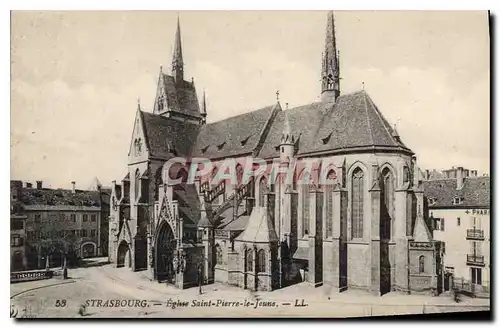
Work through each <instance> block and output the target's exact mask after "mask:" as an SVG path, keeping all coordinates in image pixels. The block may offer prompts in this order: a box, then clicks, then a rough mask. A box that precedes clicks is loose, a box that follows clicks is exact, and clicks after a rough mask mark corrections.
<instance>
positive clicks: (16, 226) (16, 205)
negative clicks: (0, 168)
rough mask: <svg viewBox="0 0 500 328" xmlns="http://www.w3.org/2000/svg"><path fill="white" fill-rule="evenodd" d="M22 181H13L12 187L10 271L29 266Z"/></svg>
mask: <svg viewBox="0 0 500 328" xmlns="http://www.w3.org/2000/svg"><path fill="white" fill-rule="evenodd" d="M21 187H22V182H21V181H11V182H10V188H11V190H15V191H16V192H14V193H12V192H11V194H10V204H11V205H10V271H21V270H25V269H26V268H27V267H28V261H27V259H26V243H25V241H26V215H25V214H23V213H22V209H21V204H20V202H19V196H20V193H19V190H20V189H21Z"/></svg>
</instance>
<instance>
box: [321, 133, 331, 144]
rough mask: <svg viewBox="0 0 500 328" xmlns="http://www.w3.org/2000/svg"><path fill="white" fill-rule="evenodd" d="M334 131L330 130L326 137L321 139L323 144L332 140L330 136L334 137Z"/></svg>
mask: <svg viewBox="0 0 500 328" xmlns="http://www.w3.org/2000/svg"><path fill="white" fill-rule="evenodd" d="M332 133H333V132H330V134H329V135H327V136H326V137H325V138H323V139H321V140H322V141H323V145H326V144H327V143H328V142H329V141H330V138H331V137H332Z"/></svg>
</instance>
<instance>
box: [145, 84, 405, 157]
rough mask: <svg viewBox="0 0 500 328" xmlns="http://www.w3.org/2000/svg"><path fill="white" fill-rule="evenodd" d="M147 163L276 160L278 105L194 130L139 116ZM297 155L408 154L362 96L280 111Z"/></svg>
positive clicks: (361, 93)
mask: <svg viewBox="0 0 500 328" xmlns="http://www.w3.org/2000/svg"><path fill="white" fill-rule="evenodd" d="M140 113H141V116H142V118H143V122H144V129H145V134H146V141H147V145H148V149H149V151H150V153H151V156H153V157H162V158H170V157H174V156H186V157H189V156H191V157H204V158H210V159H218V158H224V157H236V156H241V155H244V154H250V153H253V152H256V151H257V156H258V157H261V158H274V157H278V156H279V149H278V146H279V145H280V143H281V137H282V133H283V129H284V124H285V112H284V111H282V110H281V107H280V106H279V103H278V104H275V105H273V106H268V107H264V108H261V109H258V110H255V111H252V112H248V113H245V114H240V115H237V116H233V117H230V118H227V119H224V120H222V121H218V122H214V123H210V124H206V125H201V126H197V125H196V124H193V123H189V122H181V121H179V120H176V119H173V118H167V117H163V116H161V115H156V114H151V113H146V112H142V111H140ZM286 115H287V117H288V121H289V124H290V129H291V133H292V135H293V136H294V139H295V142H296V148H297V149H298V152H297V154H298V155H299V156H300V155H304V156H305V155H308V154H315V153H321V152H344V151H356V150H357V151H374V150H380V151H382V150H386V151H399V152H405V153H407V154H413V152H412V151H411V150H410V149H408V148H407V147H406V146H405V144H404V143H403V142H402V141H401V138H400V137H399V136H398V135H397V134H396V133H395V132H394V130H393V129H392V128H391V126H390V125H389V123H388V122H387V120H386V119H385V118H384V117H383V116H382V114H381V113H380V111H379V110H378V108H377V107H376V105H375V104H374V103H373V101H372V100H371V99H370V97H369V96H368V94H367V93H366V92H365V91H359V92H355V93H352V94H347V95H343V96H340V97H339V98H338V99H337V102H335V103H334V102H315V103H312V104H308V105H304V106H300V107H295V108H292V109H288V110H287V111H286Z"/></svg>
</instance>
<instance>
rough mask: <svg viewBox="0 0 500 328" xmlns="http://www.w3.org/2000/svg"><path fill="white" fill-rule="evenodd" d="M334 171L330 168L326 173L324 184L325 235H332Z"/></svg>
mask: <svg viewBox="0 0 500 328" xmlns="http://www.w3.org/2000/svg"><path fill="white" fill-rule="evenodd" d="M335 178H336V176H335V171H333V170H330V171H329V172H328V174H327V175H326V179H327V181H326V184H325V198H326V199H325V206H326V236H327V237H331V236H332V235H333V184H334V182H335Z"/></svg>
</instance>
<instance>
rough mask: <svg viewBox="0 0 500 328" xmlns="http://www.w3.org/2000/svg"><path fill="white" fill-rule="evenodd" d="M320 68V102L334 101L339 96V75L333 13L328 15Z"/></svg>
mask: <svg viewBox="0 0 500 328" xmlns="http://www.w3.org/2000/svg"><path fill="white" fill-rule="evenodd" d="M321 68H322V69H321V100H323V101H332V100H333V101H335V100H337V98H338V97H339V95H340V73H339V58H338V52H337V44H336V40H335V21H334V18H333V11H330V12H329V13H328V18H327V23H326V39H325V51H324V52H323V58H322V65H321Z"/></svg>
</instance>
